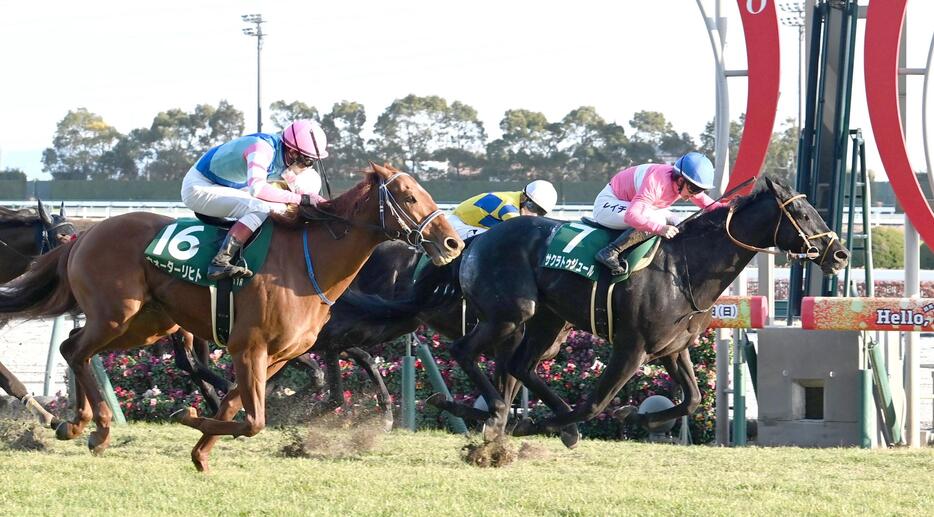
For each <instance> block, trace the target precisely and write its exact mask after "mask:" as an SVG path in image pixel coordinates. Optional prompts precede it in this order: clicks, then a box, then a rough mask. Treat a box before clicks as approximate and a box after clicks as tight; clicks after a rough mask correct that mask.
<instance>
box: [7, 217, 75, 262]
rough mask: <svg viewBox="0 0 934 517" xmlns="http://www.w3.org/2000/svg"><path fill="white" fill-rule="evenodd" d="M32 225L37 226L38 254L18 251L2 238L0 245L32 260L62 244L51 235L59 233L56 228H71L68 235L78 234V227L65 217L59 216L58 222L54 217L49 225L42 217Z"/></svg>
mask: <svg viewBox="0 0 934 517" xmlns="http://www.w3.org/2000/svg"><path fill="white" fill-rule="evenodd" d="M53 217H58V216H53ZM32 225H33V226H35V227H36V249H37V250H38V251H39V253H38V255H26V254H23V253H20V252H19V251H17V250H16V249H15V248H13V247H12V246H10V245H9V244H7V243H6V242H5V241H4V240H2V239H0V246H3V247H4V248H6V249H8V250H10V251H12V252H13V253H15V254H17V255H19V256H20V257H22V258H24V259H27V260H32V259H34V258H36V257H38V256H41V255H45V254H46V253H48V252H50V251H52V250H53V249H55V248H56V247H58V245H59V244H60V242H59V240H58V239H57V238H56V239H53V238H52V237H51V236H52V235H56V234H57V233H59V232H57V231H56V230H59V229H70V230H71V232H70V233H69V234H68V235H77V234H78V229H77V228H75V225H74V224H72V223H70V222H68V220H67V219H64V218H59V221H58V222H54V219H53V224H51V225H48V226H46V224H45V222H44V221H43V220H42V219H37V220H36V221H34V222H33V223H32ZM61 233H65V232H61Z"/></svg>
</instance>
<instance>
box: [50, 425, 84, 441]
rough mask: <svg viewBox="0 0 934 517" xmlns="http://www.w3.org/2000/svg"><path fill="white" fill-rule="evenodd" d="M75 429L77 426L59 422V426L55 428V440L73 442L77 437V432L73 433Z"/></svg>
mask: <svg viewBox="0 0 934 517" xmlns="http://www.w3.org/2000/svg"><path fill="white" fill-rule="evenodd" d="M75 427H77V426H75V425H74V424H72V423H71V422H68V421H63V422H59V424H58V425H57V426H55V438H56V439H57V440H74V439H75V438H77V437H78V432H77V431H75Z"/></svg>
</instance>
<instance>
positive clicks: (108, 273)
mask: <svg viewBox="0 0 934 517" xmlns="http://www.w3.org/2000/svg"><path fill="white" fill-rule="evenodd" d="M370 165H371V170H370V171H369V172H368V173H367V174H366V176H365V178H364V179H363V181H361V182H360V183H358V184H357V185H356V186H355V187H354V188H352V189H351V190H350V191H348V192H347V193H345V194H343V195H341V196H340V197H338V198H336V199H334V200H332V201H329V202H325V203H322V204H320V205H319V206H317V207H314V208H307V209H302V210H300V211H293V212H292V213H291V217H288V216H286V217H283V216H274V217H275V221H276V223H277V225H276V228H275V231H274V232H273V235H272V242H271V243H270V248H269V255H268V257H267V258H266V262H265V264H264V265H263V267H262V269H260V270H259V271H257V272H256V275H255V277H254V278H253V279H252V281H251V282H250V283H249V284H247V285H246V286H244V287H243V288H242V289H241V290H240V291H238V292H237V293H236V294H235V295H234V303H235V305H236V321H235V323H234V327H233V330H232V332H231V334H230V338H229V340H228V343H227V348H228V352H229V353H230V355H231V358H232V362H233V365H234V372H235V376H236V382H237V387H235V388H234V389H232V390H231V391H230V392H229V393H228V394H227V395H226V396H225V397H224V399H223V400H222V401H221V407H220V409H219V410H218V412H217V414H216V415H215V417H214V418H205V417H199V416H198V415H197V412H196V411H195V410H194V409H193V408H188V409H187V410H182V411H180V412H179V414H177V415H176V420H177V421H179V422H181V423H183V424H185V425H187V426H189V427H193V428H195V429H198V430H200V431H201V432H202V433H203V436H202V437H201V439H200V440H199V441H198V443H197V445H195V447H194V449H193V450H192V452H191V458H192V461H193V462H194V464H195V467H196V468H197V469H198V470H200V471H206V470H207V469H208V457H209V455H210V451H211V449H212V448H213V446H214V444H215V443H216V442H217V439H218V436H220V435H231V436H253V435H255V434H256V433H258V432H260V431H261V430H262V429H263V428H264V427H265V421H266V417H265V389H266V380H267V379H268V378H269V377H270V376H271V375H273V374H275V373H276V372H277V371H279V369H281V368H282V367H283V366H284V365H285V363H286V362H287V361H288V360H290V359H292V358H294V357H296V356H298V355H299V354H301V353H303V352H304V351H306V350H308V349H309V348H311V346H312V345H313V344H314V342H315V339H316V337H317V335H318V331H319V330H320V329H321V327H322V326H323V325H324V323H325V321H326V320H327V318H328V315H329V312H330V303H332V300H336V299H337V298H338V297H339V296H340V295H341V294H342V293H343V292H344V290H345V289H346V288H347V286H348V285H350V282H351V281H352V280H353V278H354V275H356V274H357V271H358V270H359V269H360V268H361V266H362V265H363V263H364V262H366V260H367V258H368V257H369V256H370V253H371V252H372V251H373V248H375V247H376V245H377V244H379V243H380V242H382V241H385V240H387V239H406V240H407V241H408V242H410V243H411V244H413V245H419V246H421V247H422V248H423V249H424V251H425V252H426V253H427V254H428V255H429V256H430V257H431V259H432V262H434V263H435V264H437V265H443V264H446V263H448V262H450V261H451V260H453V259H455V258H456V257H457V256H458V255H459V254H460V251H461V249H462V248H463V246H464V243H463V241H461V240H460V238H458V237H457V234H456V233H455V231H454V230H453V228H452V227H451V226H450V224H448V222H447V220H446V219H445V218H444V216H443V215H442V214H441V212H440V210H438V207H437V205H436V204H435V202H434V201H433V200H432V199H431V196H430V195H428V193H427V192H426V191H425V190H424V189H423V188H422V187H421V186H420V185H419V184H418V182H417V181H415V179H413V178H412V177H411V176H409V175H408V174H406V173H404V172H400V171H398V170H396V169H394V168H392V167H390V166H385V167H381V166H379V165H376V164H372V163H371V164H370ZM171 221H172V219H170V218H168V217H164V216H160V215H155V214H149V213H131V214H125V215H121V216H117V217H112V218H110V219H106V220H104V221H103V222H101V223H98V224H97V225H96V226H94V227H92V228H91V229H90V230H88V231H87V232H86V233H84V234H82V235H81V236H80V237H79V238H78V240H77V241H75V242H74V243H70V244H67V245H65V246H62V247H60V248H58V249H56V250H55V251H53V252H52V253H50V254H48V255H46V256H45V257H43V258H41V259H40V260H39V261H38V262H37V263H36V265H35V266H34V267H33V268H32V269H31V270H30V271H29V272H28V273H27V274H25V275H23V276H21V277H19V278H18V279H16V280H15V281H13V282H10V283H9V284H6V285H4V286H2V287H0V313H9V312H25V313H27V314H30V315H36V316H38V315H56V314H61V313H63V312H66V311H69V310H74V309H77V308H80V310H81V311H82V312H84V313H85V315H86V317H87V320H86V323H85V325H84V327H83V328H82V329H81V330H80V331H78V332H76V333H75V334H74V335H73V336H70V337H69V338H68V339H67V340H65V342H64V343H62V347H61V351H62V355H63V356H64V357H65V360H66V361H67V362H68V365H69V366H70V367H71V368H72V370H73V371H74V372H75V378H76V380H77V383H76V388H77V389H76V400H77V401H78V403H77V407H76V411H75V417H74V420H73V421H71V422H63V423H62V424H61V425H60V426H59V427H58V429H57V430H56V436H57V437H58V438H59V439H72V438H75V437H77V436H79V435H80V434H81V433H82V432H83V430H84V427H85V425H86V424H87V423H88V422H89V421H90V420H91V419H92V418H93V419H94V422H95V424H96V429H95V430H94V432H92V433H91V435H90V436H89V438H88V447H89V448H90V449H91V451H92V452H95V453H99V452H102V451H103V450H104V449H106V447H107V446H108V445H109V441H110V428H109V424H110V419H111V416H112V415H111V411H110V409H109V408H108V407H107V404H106V403H105V402H104V400H103V397H102V395H101V393H100V391H99V389H98V387H97V384H96V381H95V380H94V377H93V375H92V373H91V368H90V358H91V356H93V355H94V354H97V353H101V352H106V351H110V350H121V349H127V348H134V347H137V346H141V345H142V346H145V345H150V344H152V343H154V342H155V341H156V340H158V339H159V337H161V336H164V335H166V334H169V333H171V332H173V331H175V330H176V329H177V328H178V326H179V325H181V326H182V327H184V328H185V329H187V330H189V331H191V332H193V333H194V334H195V335H198V336H202V337H209V336H211V335H212V328H211V303H210V294H209V290H208V289H206V288H204V287H200V286H196V285H193V284H189V283H186V282H183V281H180V280H177V279H175V278H173V277H171V276H169V275H167V274H165V273H163V272H162V271H160V270H158V269H156V268H155V267H154V266H152V265H150V264H149V263H148V262H147V261H146V259H145V258H144V256H143V252H144V250H145V249H146V246H147V245H148V244H149V242H150V241H152V239H153V238H154V237H155V236H156V234H157V233H158V232H159V230H161V229H162V228H163V227H165V226H166V225H167V224H169V223H170V222H171ZM241 407H242V408H243V409H244V410H245V411H246V418H245V419H244V420H243V421H233V417H234V415H236V414H237V412H238V411H239V410H240V408H241Z"/></svg>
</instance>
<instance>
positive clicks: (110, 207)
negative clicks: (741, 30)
mask: <svg viewBox="0 0 934 517" xmlns="http://www.w3.org/2000/svg"><path fill="white" fill-rule="evenodd" d="M43 203H44V204H45V205H46V206H47V207H55V208H56V210H57V209H58V207H59V206H61V205H62V204H63V203H64V206H65V213H66V215H68V216H69V217H80V218H91V219H104V218H107V217H112V216H115V215H120V214H125V213H127V212H153V213H157V214H162V215H167V216H170V217H193V214H192V212H191V210H189V209H188V208H186V207H185V205H183V204H182V203H181V202H179V201H43ZM0 206H3V207H6V208H13V209H16V208H31V207H34V206H35V202H34V201H0ZM455 206H457V205H455V204H453V203H441V204H439V205H438V207H439V208H441V209H442V210H444V211H446V212H450V211H451V210H453V209H454V207H455ZM591 208H592V205H582V204H577V205H558V206H557V207H555V210H554V212H552V214H551V217H553V218H555V219H561V220H565V221H571V220H577V219H580V218H581V217H582V216H585V215H590V214H591ZM671 210H672V211H673V212H675V213H677V214H679V215H681V216H682V217H686V216H687V215H690V214H692V213H694V212H695V211H697V209H696V208H695V207H693V206H674V207H672V208H671ZM871 211H872V219H873V221H874V224H876V225H880V226H902V225H904V224H905V218H904V215H902V214H896V213H895V208H894V207H874V208H872V210H871ZM856 213H857V214H858V215H859V214H862V210H859V209H858V210H857V211H856ZM843 220H844V223H845V222H846V221H847V216H846V214H844V216H843Z"/></svg>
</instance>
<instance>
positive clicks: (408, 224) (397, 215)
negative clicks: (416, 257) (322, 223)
mask: <svg viewBox="0 0 934 517" xmlns="http://www.w3.org/2000/svg"><path fill="white" fill-rule="evenodd" d="M403 175H404V176H408V174H407V173H405V172H397V173H395V174H393V175H392V176H390V178H389V179H387V180H385V181H384V180H383V179H382V178H380V182H379V187H378V191H379V226H377V225H374V224H357V223H354V222H353V221H351V220H349V219H347V218H346V217H342V216H339V215H337V214H332V213H329V212H325V211H323V210H321V209H318V212H320V213H321V214H323V215H325V216H327V217H326V218H327V219H336V220H339V221H341V222H343V223H345V224H347V225H348V226H358V227H362V228H368V229H371V230H374V231H378V232H382V233H383V235H385V236H386V237H388V238H389V240H404V241H405V242H406V243H407V244H408V245H409V246H412V247H413V248H420V249H421V250H422V251H424V252H427V251H428V250H427V249H426V248H425V246H426V245H427V244H434V245H435V246H438V245H437V244H435V243H433V242H431V241H430V240H427V239H425V236H424V234H423V233H422V232H424V230H425V227H426V226H428V224H429V223H431V222H432V221H433V220H435V219H436V218H437V217H438V216H440V215H442V214H443V212H441V210H435V211H434V212H432V213H430V214H428V215H427V216H425V218H424V219H422V221H421V222H420V223H419V222H416V221H415V220H414V219H412V217H411V216H410V215H409V214H408V212H406V211H405V210H403V209H402V207H401V206H400V205H399V202H398V201H396V199H395V198H394V197H393V196H392V192H390V191H389V187H388V185H389V184H390V183H392V182H393V181H394V180H395V179H396V178H398V177H400V176H403ZM387 210H388V211H389V214H390V215H391V216H392V217H393V218H394V219H395V221H396V224H398V225H399V227H400V228H401V230H395V231H390V230H389V229H388V228H386V211H387ZM328 231H329V232H331V236H332V237H334V239H335V240H338V237H337V236H336V235H335V234H334V232H333V231H331V228H330V226H329V227H328ZM345 235H346V232H345ZM302 246H303V247H304V250H303V251H304V253H305V269H306V270H307V271H308V278H309V279H310V280H311V285H312V287H314V290H315V293H317V295H318V297H319V298H321V300H322V301H323V302H324V303H325V304H327V305H334V302H333V301H332V300H330V299H328V297H327V296H325V294H324V291H323V290H322V289H321V287H320V286H319V285H318V280H317V279H316V278H315V270H314V266H313V265H312V262H311V254H310V252H309V251H308V227H307V226H306V227H305V229H304V231H303V232H302Z"/></svg>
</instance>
